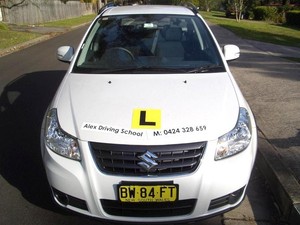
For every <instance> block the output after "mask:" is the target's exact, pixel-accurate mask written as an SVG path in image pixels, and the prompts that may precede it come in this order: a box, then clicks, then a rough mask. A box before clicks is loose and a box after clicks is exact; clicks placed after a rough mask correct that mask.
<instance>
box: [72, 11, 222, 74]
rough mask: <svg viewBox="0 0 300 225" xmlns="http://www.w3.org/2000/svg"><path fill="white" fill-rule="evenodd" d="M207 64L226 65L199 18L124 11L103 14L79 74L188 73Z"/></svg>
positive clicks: (85, 47)
mask: <svg viewBox="0 0 300 225" xmlns="http://www.w3.org/2000/svg"><path fill="white" fill-rule="evenodd" d="M204 67H205V68H208V67H210V68H219V70H218V71H223V69H224V67H223V64H222V61H221V59H220V55H219V53H218V51H217V48H216V46H215V44H214V42H213V40H212V38H211V36H210V34H209V32H208V31H207V29H206V27H205V25H204V24H203V23H202V21H201V20H200V18H198V17H197V16H179V15H152V14H150V15H121V16H109V17H101V18H99V20H98V21H97V22H96V23H95V24H94V26H93V28H92V29H91V31H90V33H89V35H88V36H87V38H86V40H85V42H84V45H83V46H82V48H81V51H80V53H79V57H78V59H77V61H76V63H75V66H74V70H73V72H90V73H118V72H126V70H128V72H129V71H130V73H134V72H137V73H141V72H145V73H148V72H152V73H176V72H178V73H182V72H188V71H194V70H195V69H197V68H204ZM220 68H223V69H220ZM218 71H216V72H218Z"/></svg>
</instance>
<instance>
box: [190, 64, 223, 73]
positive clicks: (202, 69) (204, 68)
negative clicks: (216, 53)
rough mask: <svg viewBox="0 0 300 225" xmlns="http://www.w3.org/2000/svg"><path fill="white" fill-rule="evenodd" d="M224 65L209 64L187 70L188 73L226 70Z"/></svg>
mask: <svg viewBox="0 0 300 225" xmlns="http://www.w3.org/2000/svg"><path fill="white" fill-rule="evenodd" d="M224 71H225V68H224V66H219V65H207V66H201V67H197V68H194V69H192V70H189V71H187V72H188V73H211V72H224Z"/></svg>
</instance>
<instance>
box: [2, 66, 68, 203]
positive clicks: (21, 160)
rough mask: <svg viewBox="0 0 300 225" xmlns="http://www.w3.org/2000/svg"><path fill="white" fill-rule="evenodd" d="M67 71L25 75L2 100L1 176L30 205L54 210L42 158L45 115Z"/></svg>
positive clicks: (10, 84) (7, 90) (10, 86)
mask: <svg viewBox="0 0 300 225" xmlns="http://www.w3.org/2000/svg"><path fill="white" fill-rule="evenodd" d="M64 73H65V71H41V72H34V73H30V74H25V75H23V76H21V77H20V78H19V79H17V80H14V81H12V82H11V83H9V84H8V85H7V86H6V87H5V88H4V90H3V92H2V94H1V96H0V128H1V129H0V136H1V142H0V173H1V175H2V176H3V178H4V179H6V180H7V181H8V182H9V183H10V184H11V185H13V186H14V187H16V188H18V189H19V190H20V192H21V193H22V195H23V196H24V198H25V199H26V200H28V201H29V202H31V203H33V204H35V205H38V206H40V207H43V208H52V204H51V200H50V195H49V189H48V184H47V180H46V176H45V173H44V169H43V166H42V161H41V154H40V127H41V123H42V118H43V115H44V113H45V111H46V109H47V106H48V104H49V103H50V102H51V100H52V98H53V95H54V93H55V90H56V89H57V87H58V85H59V83H60V81H61V80H62V78H63V76H64Z"/></svg>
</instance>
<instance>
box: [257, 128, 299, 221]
mask: <svg viewBox="0 0 300 225" xmlns="http://www.w3.org/2000/svg"><path fill="white" fill-rule="evenodd" d="M258 142H259V145H258V146H259V149H258V152H257V158H256V161H257V166H258V168H259V170H260V171H261V172H262V174H263V175H264V176H265V178H266V180H267V182H268V184H269V186H270V190H271V192H272V193H273V195H274V198H275V200H276V202H277V204H278V206H279V208H280V210H281V213H282V216H283V219H284V220H285V221H288V222H289V224H290V225H299V221H300V184H299V183H298V181H297V180H296V179H295V177H294V176H293V175H292V172H291V171H290V170H289V169H288V168H286V166H285V165H284V164H283V163H282V162H281V159H280V156H279V155H278V153H277V151H276V149H274V147H273V146H272V145H271V144H270V143H269V141H268V140H267V139H266V137H265V136H264V134H263V133H262V132H261V131H260V130H258Z"/></svg>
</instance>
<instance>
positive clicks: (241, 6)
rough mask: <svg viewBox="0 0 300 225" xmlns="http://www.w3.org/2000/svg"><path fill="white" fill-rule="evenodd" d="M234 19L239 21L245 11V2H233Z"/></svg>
mask: <svg viewBox="0 0 300 225" xmlns="http://www.w3.org/2000/svg"><path fill="white" fill-rule="evenodd" d="M234 10H235V19H236V21H238V22H239V21H240V20H241V19H242V16H243V13H244V10H245V0H234Z"/></svg>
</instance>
